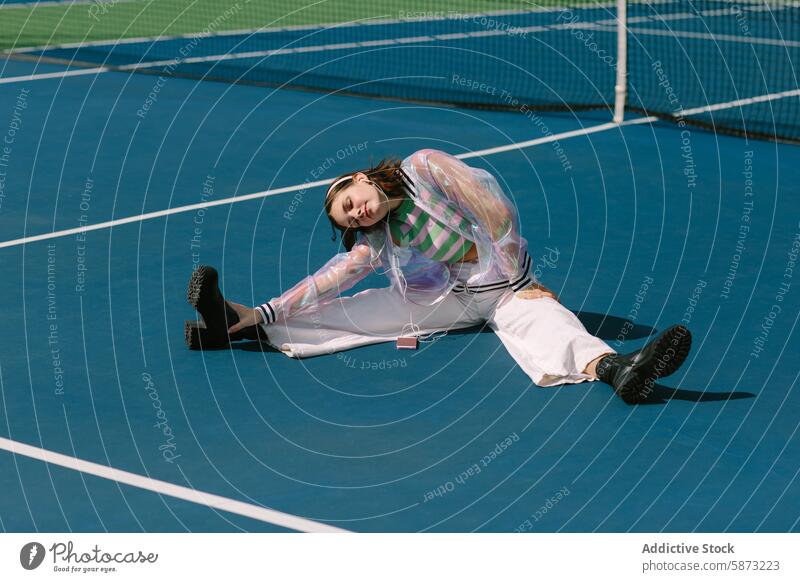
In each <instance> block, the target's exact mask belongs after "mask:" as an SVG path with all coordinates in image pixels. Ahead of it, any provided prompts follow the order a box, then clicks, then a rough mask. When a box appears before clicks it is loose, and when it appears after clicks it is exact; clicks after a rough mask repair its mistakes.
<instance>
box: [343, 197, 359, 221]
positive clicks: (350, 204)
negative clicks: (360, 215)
mask: <svg viewBox="0 0 800 582" xmlns="http://www.w3.org/2000/svg"><path fill="white" fill-rule="evenodd" d="M352 209H353V201H352V200H350V198H348V199H347V200H345V212H350V211H351V210H352ZM347 226H348V228H353V227H354V226H358V219H357V218H351V219H350V222H349V223H348V224H347Z"/></svg>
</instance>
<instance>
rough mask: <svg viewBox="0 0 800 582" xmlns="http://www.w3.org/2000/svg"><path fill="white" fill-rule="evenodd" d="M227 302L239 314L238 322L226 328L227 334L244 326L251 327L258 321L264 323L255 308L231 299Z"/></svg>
mask: <svg viewBox="0 0 800 582" xmlns="http://www.w3.org/2000/svg"><path fill="white" fill-rule="evenodd" d="M228 304H229V305H230V306H231V307H233V309H234V310H235V311H236V313H237V314H238V315H239V323H237V324H235V325H232V326H230V328H228V334H232V333H236V332H237V331H240V330H242V329H244V328H246V327H251V326H253V325H256V324H259V323H264V321H263V320H262V319H261V315H260V314H259V313H258V311H256V310H255V308H253V307H247V306H246V305H242V304H241V303H234V302H233V301H228Z"/></svg>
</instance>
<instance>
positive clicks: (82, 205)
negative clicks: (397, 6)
mask: <svg viewBox="0 0 800 582" xmlns="http://www.w3.org/2000/svg"><path fill="white" fill-rule="evenodd" d="M440 26H444V25H440ZM363 28H364V29H367V28H369V29H370V30H374V31H375V34H380V31H379V27H375V28H374V29H373V28H371V27H363ZM232 42H233V40H232ZM314 42H316V41H314ZM63 70H64V67H63V66H58V65H53V64H42V63H38V64H36V63H33V62H21V61H16V60H9V61H6V62H4V63H3V69H2V73H0V77H17V76H24V75H28V74H42V73H49V72H57V71H63ZM777 103H780V101H776V103H775V104H773V105H776V104H777ZM763 106H764V105H763V104H755V105H752V107H763ZM746 107H748V106H747V105H744V108H746ZM726 111H727V110H726ZM606 121H608V119H607V116H605V115H600V114H599V113H597V112H595V113H592V112H584V113H581V114H575V115H557V114H552V115H544V114H542V115H538V114H537V115H530V116H523V115H520V114H518V113H517V114H514V113H508V112H491V111H478V110H467V109H459V108H456V107H451V108H442V107H437V106H429V105H421V104H412V103H408V102H401V101H390V100H380V101H378V100H372V99H367V98H360V97H353V96H341V95H324V94H322V93H311V92H303V91H293V90H273V89H270V88H264V87H252V86H242V85H234V84H223V83H210V82H197V81H194V80H187V79H180V78H169V79H166V80H165V81H164V82H161V81H160V77H159V76H156V75H130V74H126V73H122V72H106V73H102V74H99V75H95V74H87V75H83V76H75V77H55V78H49V79H38V80H35V81H24V80H20V81H15V82H9V83H4V84H0V139H3V138H5V139H6V140H7V141H6V142H5V143H6V147H5V149H2V148H0V155H2V157H0V170H2V171H3V175H2V178H3V180H2V181H0V188H2V189H0V194H2V196H1V197H0V230H1V231H2V233H3V235H2V241H6V242H1V243H0V258H2V263H1V264H2V265H3V267H4V276H3V277H2V278H0V296H1V297H2V298H3V301H4V306H3V310H2V312H3V315H4V324H3V326H2V332H1V333H2V340H3V345H4V346H5V349H4V350H3V354H2V355H0V397H1V398H0V437H2V438H3V439H8V440H7V441H0V443H4V444H3V447H2V448H3V450H0V487H2V491H3V493H4V494H3V495H2V496H0V527H2V528H3V530H5V531H62V530H72V531H185V530H191V531H240V530H245V531H286V529H285V528H283V527H281V526H280V525H276V523H275V522H274V521H270V520H269V519H266V518H264V519H261V518H258V517H246V516H244V515H242V514H241V512H238V513H237V512H236V511H226V510H225V509H220V508H219V507H210V506H208V505H206V504H203V503H197V502H192V501H188V500H186V499H179V498H176V497H175V496H174V495H171V494H170V493H169V491H168V490H167V488H165V486H164V485H162V484H164V483H166V484H175V485H181V486H184V487H188V488H190V489H195V490H197V491H199V492H204V493H207V494H213V495H217V496H220V497H221V498H224V499H226V500H229V501H230V502H242V503H244V504H247V505H248V506H252V507H256V508H259V507H266V508H271V509H273V510H277V511H279V512H283V513H286V514H290V515H293V516H299V517H302V518H306V519H308V520H313V521H314V522H319V523H322V524H329V525H332V526H336V527H339V528H343V529H348V530H354V531H363V532H368V531H473V530H478V531H543V532H554V531H580V532H583V531H613V532H620V531H639V532H648V531H781V532H782V531H797V530H798V525H799V524H800V508H798V506H797V502H796V499H797V498H798V495H800V482H798V473H799V472H800V464H799V463H798V458H800V456H799V455H800V439H799V438H798V435H797V427H798V421H797V419H798V417H800V416H799V415H800V395H798V385H797V381H798V374H800V356H799V355H798V350H797V342H798V341H799V340H800V331H798V328H797V324H798V318H799V317H800V315H799V314H800V309H798V306H800V289H798V286H800V284H799V283H798V281H797V264H796V261H797V254H798V251H800V205H799V204H798V201H797V200H798V187H797V184H798V183H800V153H799V150H798V149H797V147H796V146H793V145H787V144H781V143H776V142H769V141H758V140H747V139H745V138H739V137H728V136H720V135H715V134H714V133H713V132H709V131H704V130H700V129H697V128H693V127H689V126H687V127H680V126H678V125H676V124H668V123H662V122H657V121H654V120H651V121H646V120H645V121H642V119H641V117H639V116H637V115H636V114H631V115H630V116H629V117H628V122H629V123H630V124H629V125H623V126H618V127H613V128H605V127H602V128H601V129H599V130H598V129H593V128H598V127H601V126H603V124H604V123H605V122H606ZM559 136H561V137H559ZM536 138H543V139H542V140H541V143H537V144H533V145H530V146H528V147H524V148H508V149H507V150H505V151H498V152H486V153H485V154H483V155H478V156H476V157H472V158H469V159H468V162H469V163H470V164H473V165H475V166H480V167H483V168H486V169H487V170H490V171H491V172H493V173H494V174H495V175H496V176H498V179H499V181H500V183H501V184H502V185H503V187H504V188H505V190H506V191H507V192H508V193H509V194H510V195H511V196H513V199H514V201H515V202H516V204H517V205H518V207H519V211H520V216H521V221H522V230H523V234H524V236H525V237H526V238H527V239H528V241H529V245H530V251H531V255H532V257H533V260H534V268H535V269H536V270H537V275H538V276H539V278H540V279H541V281H542V282H543V283H544V284H546V285H547V286H548V287H550V288H552V289H553V290H555V291H556V292H557V293H558V294H559V296H560V298H561V301H562V302H563V303H564V304H565V305H566V306H567V307H568V308H570V309H571V310H573V311H575V312H577V313H578V314H579V317H580V319H581V320H582V321H583V322H584V324H585V325H586V327H587V328H588V329H589V330H590V331H592V332H593V333H595V334H596V335H598V336H600V337H601V338H603V339H605V340H606V341H607V342H608V343H609V344H610V345H611V346H612V347H614V348H615V349H616V350H618V351H622V352H627V351H632V350H634V349H636V348H638V347H640V346H641V345H643V343H644V342H645V341H646V338H647V337H648V336H649V335H650V334H651V333H652V332H654V331H658V330H662V329H664V328H665V327H667V326H668V325H670V324H672V323H679V322H681V321H683V322H684V323H685V324H686V325H688V327H689V328H690V329H691V330H692V332H693V334H694V347H693V350H692V353H691V355H690V358H689V360H688V361H687V363H686V364H685V365H684V366H683V367H682V368H681V370H680V371H679V372H678V373H677V374H675V375H674V376H671V377H669V378H667V379H664V380H663V381H662V383H661V384H660V385H659V386H657V388H656V392H655V394H654V395H653V398H652V399H651V403H649V404H646V405H639V406H628V405H626V404H624V403H623V402H622V401H621V400H620V399H619V398H618V397H616V396H615V395H614V394H613V392H612V389H611V388H610V387H609V386H607V385H605V384H601V383H585V384H578V385H565V386H561V387H557V388H539V387H537V386H535V385H532V384H531V382H530V380H529V378H528V377H527V376H526V375H525V374H524V373H523V372H522V371H521V370H519V369H518V368H517V367H516V365H515V363H514V361H513V360H512V358H511V357H510V356H509V355H508V354H507V353H506V352H505V350H504V348H503V347H502V345H501V344H500V341H499V340H498V339H497V338H496V337H495V336H494V335H493V334H492V333H491V332H490V331H489V330H488V329H475V330H471V331H469V332H458V333H450V334H447V335H445V336H443V337H440V338H438V339H437V340H436V341H433V342H429V343H424V344H422V347H421V349H420V350H419V351H416V352H407V351H398V350H396V349H395V347H394V346H393V345H391V344H383V345H375V346H370V347H366V348H360V349H357V350H352V351H348V352H344V353H340V354H332V355H329V356H324V357H318V358H311V359H307V360H293V359H289V358H287V357H285V356H284V355H282V354H280V353H276V352H274V351H271V350H268V349H262V348H261V347H260V346H258V345H257V344H255V343H243V344H240V345H238V346H236V348H235V349H232V350H221V351H206V352H190V351H188V350H187V349H186V348H185V346H184V339H183V322H184V320H186V319H192V318H194V317H196V314H195V313H193V311H192V310H191V309H190V308H189V306H188V305H187V304H186V299H185V292H186V283H187V280H188V278H189V275H190V274H191V272H192V269H193V267H194V266H196V265H199V264H210V265H215V266H216V267H217V268H218V270H219V271H220V273H221V279H222V285H223V291H224V293H225V295H226V297H228V298H229V299H232V300H234V301H238V302H241V303H245V304H249V305H253V304H257V303H260V302H262V301H263V300H265V299H268V298H270V297H272V296H274V295H277V294H278V293H279V292H280V291H281V290H283V289H286V288H288V287H289V286H290V285H293V284H294V283H295V282H296V281H297V280H298V279H300V278H301V277H304V276H306V275H307V274H308V273H309V272H311V271H313V270H314V269H316V268H317V267H318V266H320V265H321V264H322V263H323V262H324V261H325V260H327V259H328V258H329V257H330V256H331V255H332V254H333V253H335V252H336V251H337V246H336V244H335V243H333V242H332V241H331V240H330V235H331V232H330V225H329V223H328V221H327V219H326V218H325V216H324V213H323V212H322V209H321V199H322V196H323V192H324V190H323V189H320V188H308V189H305V190H303V189H295V190H293V191H289V192H285V193H276V194H270V195H264V196H261V197H257V198H254V199H249V200H246V201H239V202H233V203H227V204H220V205H217V206H212V207H208V208H196V207H195V208H189V209H186V210H177V211H175V212H173V213H170V214H165V215H160V216H156V217H153V218H147V219H135V220H132V221H130V222H127V223H114V224H113V225H110V226H108V227H104V228H98V229H96V230H92V231H90V232H84V233H72V234H63V235H54V236H51V237H49V238H44V239H37V238H36V237H37V235H42V234H46V233H60V232H61V231H65V230H68V229H75V228H82V227H86V226H89V225H95V224H99V223H103V222H106V221H115V220H118V219H124V218H127V217H139V216H141V215H144V214H146V213H152V212H155V213H158V212H159V211H163V210H166V209H179V208H180V207H184V206H189V205H198V204H204V203H212V202H214V201H220V200H223V199H226V198H230V197H235V196H245V195H247V194H251V193H256V192H266V191H270V190H274V189H280V188H284V187H288V186H295V185H300V184H303V183H304V182H313V181H316V180H321V179H326V178H332V177H335V176H337V175H339V174H341V173H344V172H346V171H349V170H353V169H355V168H360V167H363V166H365V165H367V164H368V163H369V162H370V161H377V160H379V159H381V158H382V157H384V156H388V155H396V156H399V157H404V156H406V155H408V154H409V153H411V152H413V151H415V150H417V149H420V148H424V147H434V148H439V149H443V150H446V151H448V152H451V153H453V154H466V153H469V152H481V151H483V150H486V149H488V148H494V147H497V146H505V145H508V144H515V143H520V142H526V141H528V140H533V139H536ZM32 237H33V238H32ZM384 284H386V283H385V279H383V278H380V277H378V276H371V277H370V278H368V279H367V280H365V281H364V282H363V283H362V284H361V285H359V287H357V288H356V289H354V291H358V290H360V289H363V288H366V287H369V286H374V285H384ZM11 441H13V442H17V443H24V444H27V445H33V446H35V447H37V448H38V449H41V450H43V451H45V453H46V452H55V453H60V454H63V455H66V456H68V457H72V458H74V459H80V460H83V461H89V462H92V463H96V464H98V465H102V466H106V467H113V468H115V469H119V470H121V471H126V472H128V473H131V474H135V475H138V476H143V477H146V478H149V479H150V481H148V483H149V485H148V486H147V487H144V488H143V487H137V486H131V485H129V484H125V483H120V482H118V481H115V480H113V479H106V478H102V477H98V476H97V475H96V474H93V473H92V472H91V471H84V470H76V469H75V468H67V467H64V466H61V465H58V464H54V463H51V462H45V461H43V460H42V459H40V458H31V457H30V456H25V455H21V454H19V455H15V454H12V453H10V452H9V448H11V447H10V445H8V446H7V443H9V442H11ZM45 456H46V455H45ZM289 529H297V528H289Z"/></svg>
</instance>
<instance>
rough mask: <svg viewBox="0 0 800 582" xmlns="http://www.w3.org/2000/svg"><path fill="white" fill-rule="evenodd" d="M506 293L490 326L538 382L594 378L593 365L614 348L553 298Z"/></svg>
mask: <svg viewBox="0 0 800 582" xmlns="http://www.w3.org/2000/svg"><path fill="white" fill-rule="evenodd" d="M510 295H511V296H510V297H506V298H504V300H503V301H501V302H500V304H499V305H498V307H497V308H496V309H495V311H494V315H492V317H491V318H490V319H489V325H490V326H491V327H492V329H493V330H494V331H495V333H496V334H497V336H498V337H499V338H500V340H501V341H502V342H503V344H504V345H505V346H506V349H508V351H509V353H510V354H511V356H512V357H513V358H514V359H515V360H516V362H517V363H518V364H519V366H520V367H521V368H522V369H523V370H524V371H525V373H527V374H528V376H530V378H531V379H532V380H533V381H534V382H535V383H536V384H537V385H539V386H555V385H557V384H564V383H570V384H572V383H578V382H585V381H587V380H595V379H596V378H597V377H596V375H595V374H594V373H592V372H593V370H592V369H591V367H592V366H591V364H594V365H596V363H597V360H599V358H600V356H602V355H604V354H614V353H616V352H615V351H614V350H613V349H612V348H611V347H610V346H609V345H608V344H606V343H605V342H604V341H603V340H601V339H600V338H597V337H595V336H593V335H591V334H590V333H589V332H588V331H586V328H585V327H584V326H583V324H582V323H581V322H580V320H579V319H578V318H577V317H576V316H575V314H574V313H572V312H571V311H570V310H569V309H567V308H566V307H564V306H563V305H561V304H560V303H559V302H558V301H556V300H555V299H552V298H550V297H539V298H536V299H527V298H525V296H524V294H523V295H522V296H520V294H519V293H517V294H510ZM587 368H588V369H587ZM587 372H588V373H587Z"/></svg>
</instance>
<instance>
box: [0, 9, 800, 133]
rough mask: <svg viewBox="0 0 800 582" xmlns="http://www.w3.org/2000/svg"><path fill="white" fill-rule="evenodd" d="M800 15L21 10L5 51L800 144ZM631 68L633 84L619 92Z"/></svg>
mask: <svg viewBox="0 0 800 582" xmlns="http://www.w3.org/2000/svg"><path fill="white" fill-rule="evenodd" d="M620 7H622V9H623V10H624V13H623V10H621V9H620ZM798 8H800V4H798V3H797V2H793V1H789V0H770V1H769V2H765V1H763V0H735V1H734V0H716V1H711V0H692V1H690V0H671V1H659V0H653V1H650V2H645V1H629V2H627V3H626V4H624V5H620V3H618V2H613V1H612V2H602V1H597V0H588V1H581V0H570V1H567V0H554V1H548V0H539V1H538V2H523V1H519V0H508V1H505V0H433V1H423V0H404V1H398V0H379V1H374V2H370V1H367V0H348V1H344V0H327V1H322V2H320V1H317V2H314V1H313V0H284V1H283V2H281V3H275V2H272V1H269V0H249V1H247V0H236V1H234V0H194V1H193V2H183V1H181V2H178V1H175V0H159V1H153V0H127V1H126V0H93V1H83V0H73V1H63V2H58V1H51V2H39V3H25V2H12V3H9V2H6V3H5V4H3V5H2V8H0V50H3V51H5V52H6V53H7V54H8V55H10V58H17V59H32V60H36V61H39V60H43V61H47V62H57V63H68V64H70V65H72V66H83V67H105V68H107V69H110V70H121V71H129V72H143V73H149V74H158V75H171V76H183V77H192V78H198V79H205V80H217V81H226V82H235V83H247V84H255V85H266V86H272V87H286V88H298V89H310V90H318V91H326V92H338V93H345V94H355V95H364V96H370V97H379V98H390V99H404V100H412V101H417V102H424V103H436V104H448V105H458V106H464V107H481V108H492V109H506V110H510V111H518V112H519V111H522V112H525V111H528V110H562V111H572V110H581V109H597V110H600V111H601V112H602V111H607V112H608V115H609V116H611V115H612V114H613V112H614V108H615V101H617V102H618V103H620V104H624V106H625V111H626V112H627V113H626V115H631V114H646V115H656V116H659V117H662V118H665V119H670V120H673V121H676V122H678V123H689V124H699V125H704V126H708V127H711V128H713V129H714V130H716V131H720V132H733V133H738V134H744V135H747V136H749V137H765V138H771V139H780V140H787V141H795V142H800V96H799V95H798V93H800V92H798V83H797V69H796V67H795V63H797V62H798V60H800V18H798V14H799V12H798ZM623 16H624V17H625V22H626V24H627V26H620V18H622V17H623ZM620 31H623V32H622V33H621V32H620ZM625 31H627V32H625ZM620 34H622V35H623V36H624V40H625V41H626V44H627V47H626V48H624V49H621V47H620V43H619V40H620ZM620 68H623V70H624V71H625V73H626V74H625V76H624V77H623V78H624V79H625V83H624V86H621V89H623V91H615V85H617V75H618V71H619V69H620ZM618 113H619V111H618Z"/></svg>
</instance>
